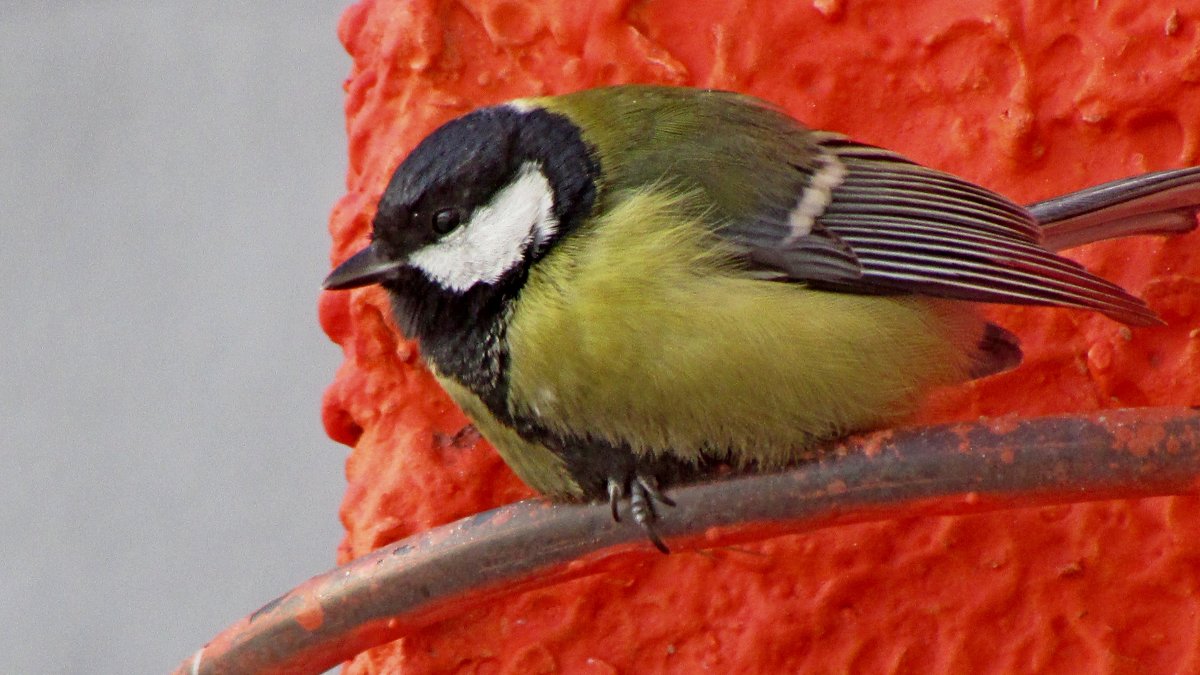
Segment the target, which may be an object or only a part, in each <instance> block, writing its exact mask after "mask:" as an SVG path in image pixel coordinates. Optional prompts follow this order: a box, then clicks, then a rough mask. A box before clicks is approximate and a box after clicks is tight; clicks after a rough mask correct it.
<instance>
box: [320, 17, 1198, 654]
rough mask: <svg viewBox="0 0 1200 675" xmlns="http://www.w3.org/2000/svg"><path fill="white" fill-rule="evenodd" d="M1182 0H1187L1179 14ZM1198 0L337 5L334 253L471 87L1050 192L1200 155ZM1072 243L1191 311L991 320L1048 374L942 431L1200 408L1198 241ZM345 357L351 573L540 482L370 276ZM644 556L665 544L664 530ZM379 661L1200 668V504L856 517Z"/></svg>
mask: <svg viewBox="0 0 1200 675" xmlns="http://www.w3.org/2000/svg"><path fill="white" fill-rule="evenodd" d="M1176 8H1178V9H1176ZM1198 22H1200V8H1198V7H1197V6H1196V5H1195V4H1194V3H1180V2H1174V1H1169V0H1103V1H1102V2H1093V0H1081V1H1079V2H1065V1H1060V0H1025V1H1022V2H1016V1H1012V0H1003V1H995V2H988V1H986V0H978V1H974V2H962V1H961V0H937V1H933V0H930V1H926V2H894V1H890V0H878V1H876V2H868V1H863V2H852V1H846V2H843V1H842V0H813V1H812V2H790V1H789V2H779V1H777V0H761V1H757V2H753V1H748V2H717V1H706V2H699V1H697V0H649V1H646V2H630V1H622V0H603V1H597V2H577V3H569V2H530V1H525V0H461V1H459V2H450V1H446V2H437V1H435V0H376V1H370V0H368V1H366V2H360V3H358V4H356V5H354V6H353V7H351V8H350V9H349V10H347V11H346V13H345V15H344V17H343V19H342V23H341V26H340V36H341V39H342V40H343V42H344V43H345V45H346V48H347V49H348V50H349V52H350V53H351V55H352V56H353V58H354V65H353V69H352V71H351V74H350V76H349V78H348V79H347V81H346V92H347V100H346V113H347V129H348V134H349V151H350V168H349V172H348V176H347V194H346V196H345V197H343V198H342V199H341V201H340V202H339V203H338V205H337V206H336V208H335V210H334V213H333V217H332V219H331V225H330V229H331V232H332V235H333V240H334V244H333V248H332V257H333V260H334V261H340V260H341V259H343V258H345V257H346V256H347V255H349V254H350V253H351V252H353V251H354V250H357V248H359V247H360V246H362V245H363V244H364V243H365V242H366V236H367V233H368V231H369V227H370V218H371V215H372V213H373V209H374V203H375V201H376V199H377V198H378V196H379V194H380V192H381V191H382V189H383V187H384V185H385V183H386V181H387V178H388V177H389V175H390V173H391V171H392V170H393V168H394V167H395V166H396V164H397V163H398V162H399V161H400V159H401V158H402V157H403V156H404V154H405V153H406V152H407V151H408V150H409V149H411V148H412V147H413V146H414V145H415V144H416V142H417V141H418V140H419V139H420V138H421V137H422V136H423V135H425V134H426V133H428V132H429V131H430V130H432V129H433V128H434V127H435V126H436V125H437V124H439V123H441V122H443V121H445V120H446V119H449V118H451V117H453V116H456V115H459V114H462V113H464V112H466V111H468V110H470V109H472V108H474V107H477V106H480V105H485V104H489V103H495V102H499V101H504V100H507V99H509V98H513V97H517V96H524V95H530V94H538V93H549V92H563V91H568V90H573V89H579V88H584V87H589V86H594V85H600V84H608V83H617V82H631V81H639V82H667V83H675V84H689V85H698V86H710V87H719V88H726V89H736V90H740V91H745V92H748V93H752V94H756V95H758V96H761V97H764V98H767V99H770V100H773V101H775V102H777V103H780V104H782V105H783V106H785V107H786V108H787V109H788V110H790V111H791V112H792V113H793V114H794V115H795V116H796V117H798V118H799V119H801V120H803V121H805V122H806V123H808V124H810V125H812V126H817V127H824V128H829V129H834V130H837V131H841V132H844V133H847V134H849V135H851V136H853V137H855V138H857V139H860V140H863V141H868V142H872V143H876V144H880V145H884V146H887V147H890V148H893V149H895V150H898V151H901V152H903V153H905V154H907V155H909V156H911V157H912V158H914V159H917V160H919V161H921V162H924V163H926V164H929V165H932V166H935V167H938V168H941V169H945V170H948V171H951V172H954V173H957V174H960V175H962V176H965V177H967V178H969V179H972V180H975V181H977V182H980V183H982V184H984V185H987V186H989V187H991V188H994V189H996V190H999V191H1001V192H1003V193H1005V194H1008V195H1010V196H1012V197H1014V198H1015V199H1017V200H1022V201H1028V200H1034V199H1038V198H1043V197H1048V196H1051V195H1055V194H1058V193H1062V192H1066V191H1069V190H1071V189H1074V188H1078V187H1082V186H1084V185H1087V184H1091V183H1095V182H1099V181H1103V180H1107V179H1112V178H1117V177H1121V176H1125V175H1129V174H1133V173H1138V172H1143V171H1148V170H1155V169H1162V168H1169V167H1174V166H1181V165H1186V164H1190V163H1194V162H1196V161H1197V141H1198V133H1200V86H1198V84H1197V81H1198V80H1200V27H1198ZM1076 257H1077V258H1078V259H1079V260H1081V261H1083V262H1084V263H1085V264H1086V265H1088V266H1089V267H1090V268H1091V269H1093V270H1096V271H1098V272H1099V273H1101V274H1103V275H1105V276H1107V277H1109V278H1111V279H1114V280H1116V281H1118V282H1119V283H1121V284H1123V285H1124V286H1126V287H1127V288H1129V289H1131V290H1132V291H1134V292H1136V293H1139V294H1141V295H1143V296H1144V297H1145V298H1146V299H1147V300H1148V301H1149V302H1150V304H1151V305H1152V306H1153V307H1154V308H1155V309H1157V310H1158V311H1159V312H1160V314H1161V315H1162V316H1163V317H1164V318H1165V319H1166V320H1167V321H1169V322H1170V323H1171V325H1170V326H1169V327H1166V328H1155V329H1146V330H1141V329H1139V330H1135V331H1132V332H1130V331H1129V330H1128V329H1125V328H1122V327H1121V326H1119V325H1117V324H1114V323H1112V322H1111V321H1108V320H1106V319H1103V318H1100V317H1096V316H1091V315H1086V314H1082V313H1078V312H1069V311H1059V310H1045V309H1011V308H1004V309H996V310H995V311H994V312H993V315H994V318H995V319H996V320H997V321H999V322H1000V323H1001V324H1003V325H1005V326H1006V327H1008V328H1010V329H1012V330H1014V331H1015V332H1017V333H1018V334H1019V335H1021V337H1022V339H1023V341H1024V345H1025V350H1026V353H1027V359H1026V365H1025V366H1023V367H1022V368H1021V369H1019V370H1017V371H1016V372H1013V373H1009V374H1006V375H1002V376H999V377H994V378H991V379H988V380H986V381H984V382H980V383H975V384H972V385H968V386H964V387H962V388H959V389H956V390H954V391H950V392H946V393H945V394H943V395H940V396H939V397H938V398H937V400H936V401H934V402H932V403H931V404H930V405H929V406H928V411H927V413H926V414H925V418H926V419H927V420H944V419H951V418H969V417H974V416H977V415H981V414H985V415H993V414H1003V413H1008V412H1012V411H1016V412H1018V413H1021V414H1024V415H1041V414H1045V413H1051V412H1064V411H1082V410H1092V409H1095V408H1101V407H1110V406H1144V405H1166V404H1184V405H1200V377H1197V375H1196V373H1198V372H1200V328H1198V326H1200V320H1198V319H1197V318H1196V316H1197V313H1198V312H1197V310H1198V309H1200V307H1198V305H1200V233H1194V234H1192V235H1188V236H1186V237H1181V238H1176V239H1173V240H1170V241H1165V240H1160V239H1144V240H1139V241H1136V242H1128V241H1127V242H1120V243H1115V244H1104V245H1096V246H1093V247H1091V248H1088V249H1084V250H1080V251H1078V253H1077V254H1076ZM320 316H321V322H322V325H323V326H324V327H325V330H326V331H327V332H328V333H329V335H330V337H331V338H333V339H334V340H335V341H336V342H338V343H339V344H341V345H342V346H343V348H344V349H345V354H346V361H345V363H344V365H343V366H342V368H341V369H340V370H339V372H338V375H337V378H336V380H335V381H334V383H333V384H332V386H331V387H330V389H329V391H328V393H327V396H326V400H325V407H324V411H323V412H324V418H325V423H326V428H327V429H328V432H329V434H330V436H332V437H333V438H334V439H336V440H339V441H341V442H344V443H347V444H351V445H354V446H355V449H354V451H353V453H352V454H351V456H350V459H349V461H348V463H347V468H346V475H347V479H348V483H349V484H348V487H347V492H346V498H345V502H344V504H343V508H342V518H343V521H344V523H345V525H346V529H347V535H346V539H345V541H344V543H343V545H342V547H341V549H340V551H339V557H340V559H341V560H342V561H345V560H348V559H350V558H352V557H354V556H357V555H361V554H363V553H366V552H367V551H369V550H371V549H373V548H375V547H378V546H381V545H383V544H386V543H388V542H391V541H394V540H396V539H398V538H401V537H404V536H407V535H409V534H411V533H413V532H416V531H418V530H421V529H424V528H428V527H431V526H434V525H438V524H441V523H445V522H449V521H452V520H455V519H457V518H460V517H462V516H465V515H467V514H470V513H473V512H476V511H479V510H481V509H486V508H491V507H494V506H497V505H500V504H503V503H506V502H510V501H513V500H517V499H522V498H525V497H528V496H529V495H530V492H529V490H528V489H526V488H525V487H524V486H523V485H521V484H520V482H518V481H517V480H516V479H515V478H514V477H513V476H512V475H511V473H509V471H508V470H507V469H506V468H505V467H504V465H503V464H502V462H501V461H500V460H499V459H498V458H497V457H496V455H495V454H494V452H493V451H492V450H491V449H490V448H489V447H487V445H486V444H485V443H483V442H481V441H479V440H478V439H477V438H476V437H474V436H472V435H470V434H461V433H460V431H461V430H463V429H464V426H465V424H466V421H465V419H464V418H463V417H462V415H461V413H459V412H458V411H457V410H455V408H454V407H453V405H452V404H451V403H450V402H449V401H448V400H447V399H446V397H445V396H444V395H443V394H441V392H440V391H439V390H438V389H437V386H436V385H435V383H434V382H433V380H432V379H431V378H430V377H429V375H428V374H427V373H425V372H424V371H423V370H422V369H421V366H420V362H419V359H418V356H417V350H416V347H415V345H414V344H412V343H410V342H407V341H405V340H403V339H402V338H400V337H399V336H397V335H396V333H395V332H394V329H393V328H392V327H391V324H390V319H389V318H388V310H387V303H386V298H385V296H384V294H383V292H382V291H380V290H379V289H377V288H371V289H365V290H359V291H355V292H352V293H326V294H324V295H323V296H322V297H321V301H320ZM647 548H648V547H647ZM622 560H623V561H624V562H623V563H622V564H623V567H622V566H618V567H617V568H615V569H614V570H613V571H611V572H609V573H606V574H603V575H598V576H594V577H589V578H585V579H579V580H576V581H573V582H570V583H567V584H563V585H561V586H558V587H555V588H550V589H543V590H537V591H533V592H530V593H526V594H524V595H520V596H518V597H516V598H511V599H506V600H504V601H500V602H495V603H493V604H488V605H484V606H480V607H478V608H477V609H475V610H473V611H471V612H469V613H466V614H464V615H463V616H461V617H458V618H457V619H455V620H450V621H446V622H443V623H442V624H439V625H436V626H433V627H431V628H429V629H426V630H422V631H420V632H419V633H416V634H414V635H411V636H410V637H408V638H406V639H404V640H401V641H398V642H396V643H393V644H391V645H388V646H386V647H383V648H380V649H376V650H373V651H372V652H370V653H367V654H364V655H361V656H360V657H359V658H358V659H357V660H355V661H354V662H353V664H352V665H351V666H350V668H349V672H352V673H369V672H370V673H373V672H380V671H385V672H401V671H403V672H405V673H442V672H469V673H476V672H478V673H544V672H572V673H576V672H578V673H613V672H679V673H691V672H698V671H700V670H702V669H707V670H709V671H711V672H755V671H757V672H796V671H799V670H804V671H805V672H814V673H822V672H946V673H967V672H971V673H1010V672H1039V671H1049V672H1060V673H1098V672H1107V673H1176V672H1200V500H1197V499H1191V498H1161V499H1149V500H1141V501H1114V502H1102V503H1093V504H1086V505H1077V506H1070V507H1053V508H1037V509H1025V510H1016V511H1007V512H1001V513H995V514H988V515H977V516H969V517H943V518H910V519H904V520H896V521H891V522H883V523H872V524H865V525H855V526H848V527H840V528H833V529H827V530H823V531H819V532H814V533H811V534H807V535H802V536H791V537H784V538H779V539H774V540H770V541H764V542H762V543H760V544H756V545H753V546H746V547H741V548H738V549H723V550H715V551H706V552H684V553H680V554H676V555H671V556H669V557H664V556H662V555H659V554H657V553H653V552H647V553H646V555H644V556H638V555H631V556H628V557H625V558H622Z"/></svg>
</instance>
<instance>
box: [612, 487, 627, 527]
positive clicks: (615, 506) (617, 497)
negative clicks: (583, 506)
mask: <svg viewBox="0 0 1200 675" xmlns="http://www.w3.org/2000/svg"><path fill="white" fill-rule="evenodd" d="M624 498H625V486H624V485H622V484H621V482H620V481H618V480H615V479H613V478H609V479H608V507H609V508H610V509H612V519H613V521H614V522H618V523H619V522H621V509H620V506H621V500H622V499H624Z"/></svg>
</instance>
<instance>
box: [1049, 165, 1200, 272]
mask: <svg viewBox="0 0 1200 675" xmlns="http://www.w3.org/2000/svg"><path fill="white" fill-rule="evenodd" d="M1028 209H1029V212H1030V213H1032V214H1033V216H1034V217H1035V218H1037V220H1038V222H1039V223H1040V224H1041V225H1042V235H1043V241H1042V243H1043V244H1044V245H1045V246H1046V248H1049V249H1051V250H1054V251H1059V250H1062V249H1065V248H1072V247H1075V246H1082V245H1084V244H1090V243H1092V242H1094V241H1102V240H1105V239H1115V238H1117V237H1129V236H1134V235H1143V234H1181V233H1184V232H1189V231H1191V230H1193V229H1195V227H1196V213H1197V211H1200V167H1195V166H1193V167H1189V168H1186V169H1174V170H1171V171H1159V172H1157V173H1148V174H1145V175H1142V176H1134V177H1133V178H1123V179H1121V180H1115V181H1112V182H1109V183H1104V184H1102V185H1097V186H1094V187H1090V188H1087V189H1084V190H1080V191H1078V192H1072V193H1071V194H1068V195H1063V196H1062V197H1056V198H1054V199H1047V200H1046V201H1043V202H1038V203H1036V204H1031V205H1030V206H1029V207H1028Z"/></svg>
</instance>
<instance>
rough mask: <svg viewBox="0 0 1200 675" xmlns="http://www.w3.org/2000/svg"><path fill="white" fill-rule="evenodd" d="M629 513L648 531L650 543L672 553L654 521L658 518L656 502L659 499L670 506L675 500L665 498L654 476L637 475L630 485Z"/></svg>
mask: <svg viewBox="0 0 1200 675" xmlns="http://www.w3.org/2000/svg"><path fill="white" fill-rule="evenodd" d="M629 488H630V489H629V513H630V514H632V515H633V522H635V523H637V524H638V525H639V526H641V528H642V529H643V530H644V531H645V532H646V536H647V537H649V538H650V543H652V544H654V548H657V549H658V550H659V551H662V552H663V553H670V552H671V549H669V548H667V545H666V544H664V543H663V540H662V538H661V537H659V536H658V532H657V531H656V530H655V529H654V521H656V520H658V513H657V512H655V510H654V502H655V500H658V501H660V502H662V503H663V504H667V505H668V506H674V505H675V502H673V501H671V500H669V499H665V498H664V495H663V494H662V492H661V491H659V489H658V482H657V481H655V480H654V479H653V478H646V477H643V476H637V477H635V478H634V480H633V481H632V482H631V484H630V486H629Z"/></svg>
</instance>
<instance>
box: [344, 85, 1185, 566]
mask: <svg viewBox="0 0 1200 675" xmlns="http://www.w3.org/2000/svg"><path fill="white" fill-rule="evenodd" d="M1198 199H1200V169H1182V170H1178V171H1173V172H1162V173H1159V174H1150V175H1147V176H1142V177H1138V178H1133V179H1128V180H1125V181H1117V182H1115V183H1110V184H1106V185H1104V186H1100V187H1098V188H1093V189H1090V190H1085V191H1083V192H1080V193H1076V194H1073V195H1069V196H1067V197H1064V198H1060V199H1058V200H1052V201H1050V202H1045V203H1042V204H1038V205H1034V206H1033V207H1031V209H1026V208H1022V207H1021V206H1018V205H1017V204H1015V203H1013V202H1011V201H1010V200H1008V199H1006V198H1005V197H1002V196H1000V195H998V194H996V193H994V192H991V191H989V190H986V189H984V188H981V187H979V186H977V185H974V184H972V183H969V182H967V181H964V180H962V179H959V178H956V177H954V176H951V175H948V174H945V173H942V172H940V171H935V170H932V169H929V168H926V167H923V166H920V165H918V164H915V163H913V162H912V161H909V160H907V159H905V158H903V157H901V156H900V155H897V154H895V153H893V152H889V151H887V150H884V149H880V148H877V147H873V146H869V145H864V144H861V143H856V142H854V141H852V140H850V139H848V138H846V137H844V136H842V135H839V134H835V133H829V132H824V131H814V130H810V129H807V128H805V127H804V126H802V125H801V124H800V123H799V122H797V121H796V120H794V119H792V118H791V117H789V116H787V115H786V114H785V113H783V112H782V111H780V110H779V109H777V108H775V107H773V106H772V105H770V104H767V103H765V102H763V101H761V100H758V99H755V98H752V97H749V96H745V95H739V94H735V93H729V92H720V91H709V90H696V89H687V88H675V87H658V86H617V87H607V88H600V89H592V90H587V91H581V92H578V93H573V94H568V95H563V96H550V97H542V98H528V99H522V100H517V101H513V102H510V103H507V104H503V105H498V106H494V107H488V108H483V109H479V110H476V111H474V112H472V113H470V114H467V115H465V116H463V117H460V118H458V119H455V120H453V121H450V122H448V123H446V124H445V125H443V126H442V127H440V128H438V129H437V130H436V131H434V132H433V133H432V134H430V135H429V136H428V137H427V138H425V139H424V140H423V141H422V142H421V143H420V144H419V145H418V146H417V147H416V148H415V149H414V150H413V151H412V153H411V154H410V155H409V156H408V157H407V159H405V160H404V161H403V163H401V164H400V166H399V168H397V169H396V171H395V173H394V175H393V176H392V178H391V181H390V182H389V183H388V186H387V189H386V190H385V191H384V193H383V196H382V198H381V199H380V200H379V203H378V208H377V211H376V213H375V216H374V223H373V229H374V232H373V236H372V240H371V243H370V245H369V246H367V247H366V248H364V249H363V250H361V251H359V252H358V253H357V254H355V255H354V256H353V257H351V258H350V259H348V260H346V261H345V262H344V263H342V264H341V265H340V266H339V267H338V268H337V269H335V270H334V271H333V272H332V273H331V274H330V275H329V277H328V278H327V279H326V280H325V283H324V287H325V288H326V289H347V288H354V287H358V286H364V285H368V284H376V283H378V284H382V285H383V287H384V288H385V289H387V291H388V294H389V296H390V299H391V303H392V307H393V310H394V315H395V319H396V322H397V323H398V325H399V327H400V328H401V330H402V331H403V332H404V333H405V334H406V335H408V336H409V337H412V338H415V339H416V340H418V341H419V344H420V347H421V351H422V354H423V356H424V358H425V360H426V362H427V364H428V366H429V367H430V369H431V370H432V372H433V373H434V374H435V376H436V377H437V379H438V381H439V382H440V383H441V385H442V386H443V387H444V388H445V390H446V391H447V393H448V394H449V395H450V396H451V398H453V399H454V401H455V402H457V403H458V405H459V406H461V407H462V409H463V410H464V411H465V412H466V414H467V415H468V417H470V419H471V420H472V421H473V422H474V424H475V425H476V427H477V428H478V429H479V431H480V432H481V433H482V434H483V436H484V437H485V438H487V440H489V441H490V442H491V443H492V444H493V445H494V446H495V448H496V450H497V451H498V452H499V453H500V455H501V456H502V457H503V458H504V460H505V461H506V462H507V463H508V465H509V466H510V467H512V469H513V470H514V471H515V472H516V473H517V475H518V476H519V477H520V478H521V479H522V480H524V481H525V482H526V483H527V484H528V485H529V486H530V487H532V488H534V489H535V490H537V491H539V492H541V493H544V494H545V495H548V496H550V497H551V498H553V499H556V500H570V501H581V500H608V502H609V503H610V504H611V507H612V510H613V516H614V518H618V519H619V511H618V506H619V504H620V503H621V502H623V501H624V500H626V499H628V500H629V505H630V512H631V514H632V516H633V519H634V520H635V521H636V522H637V523H638V524H639V525H641V526H642V527H643V528H645V529H646V531H647V533H648V535H649V536H650V538H651V540H652V541H653V542H654V543H655V544H656V545H657V546H659V548H662V549H664V550H665V547H664V546H663V544H662V542H661V540H660V539H659V537H658V536H657V535H656V534H655V532H654V529H653V523H654V521H655V519H656V518H657V517H658V515H657V513H656V511H660V510H661V509H660V507H659V506H658V505H657V504H656V503H658V504H665V505H670V504H671V501H670V500H669V498H668V497H667V496H666V495H665V494H663V492H662V489H663V488H664V487H666V486H670V485H673V484H678V483H680V482H683V481H688V480H693V479H697V478H699V477H703V476H705V475H706V474H709V473H711V472H712V471H714V470H715V469H716V467H718V466H730V467H733V468H735V469H764V470H766V469H772V468H776V467H780V466H782V465H785V464H789V463H794V462H796V461H799V460H803V459H805V458H808V457H811V456H813V454H814V453H815V452H816V451H817V449H818V447H819V446H820V445H821V444H822V443H823V442H826V441H829V440H830V439H834V438H837V437H839V436H843V435H845V434H848V433H850V432H856V431H863V430H869V429H874V428H879V427H883V426H885V425H888V424H891V423H894V422H895V421H897V420H899V419H901V418H902V417H903V416H904V415H906V414H908V413H909V412H911V411H912V410H913V408H914V407H915V406H916V405H917V404H918V403H919V402H920V401H921V399H922V395H923V394H924V393H926V392H927V391H928V390H930V389H931V388H934V387H937V386H940V385H947V384H952V383H958V382H964V381H966V380H969V379H971V378H979V377H985V376H988V375H992V374H994V373H999V372H1001V371H1004V370H1008V369H1010V368H1013V367H1015V366H1016V365H1017V364H1018V363H1019V362H1020V360H1021V351H1020V347H1019V346H1018V342H1017V339H1016V338H1015V337H1014V336H1013V335H1012V334H1011V333H1009V332H1008V331H1006V330H1004V329H1003V328H1000V327H999V326H996V325H994V324H991V323H988V322H986V321H985V320H983V319H982V318H981V317H980V315H979V314H978V313H977V311H976V309H975V307H974V305H973V304H972V302H991V303H1015V304H1032V305H1053V306H1060V307H1073V308H1081V309H1089V310H1095V311H1098V312H1101V313H1103V314H1106V315H1107V316H1109V317H1112V318H1113V319H1115V320H1117V321H1121V322H1123V323H1126V324H1130V325H1134V326H1148V325H1154V324H1157V323H1160V322H1159V319H1158V318H1157V317H1156V315H1155V314H1154V312H1153V311H1151V310H1150V309H1149V308H1148V307H1147V306H1146V305H1145V304H1144V303H1143V302H1142V301H1141V300H1139V299H1138V298H1135V297H1133V296H1132V295H1130V294H1129V293H1126V292H1125V291H1124V290H1122V289H1121V288H1119V287H1118V286H1116V285H1114V284H1112V283H1110V282H1108V281H1105V280H1103V279H1101V278H1099V277H1096V276H1094V275H1092V274H1090V273H1088V272H1087V271H1085V270H1084V269H1083V268H1082V267H1081V266H1080V265H1078V264H1076V263H1074V262H1072V261H1070V260H1067V259H1065V258H1062V257H1059V256H1057V255H1055V254H1054V253H1052V252H1050V250H1049V249H1048V248H1047V246H1049V247H1052V248H1058V247H1061V246H1065V245H1076V244H1081V243H1087V242H1090V241H1095V240H1098V239H1103V238H1108V237H1112V236H1123V235H1126V234H1138V233H1147V232H1167V231H1184V230H1187V229H1190V228H1191V227H1193V226H1194V225H1195V220H1194V216H1193V213H1192V210H1191V208H1190V206H1191V205H1194V204H1195V203H1196V202H1197V200H1198ZM1039 221H1040V222H1039Z"/></svg>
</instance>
